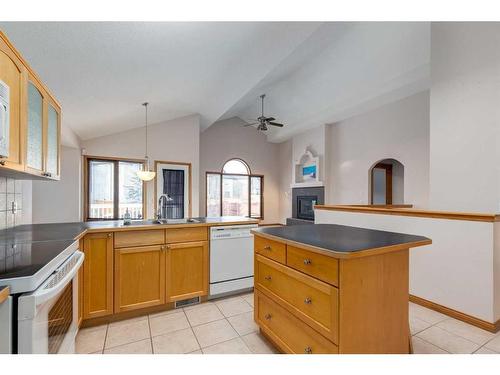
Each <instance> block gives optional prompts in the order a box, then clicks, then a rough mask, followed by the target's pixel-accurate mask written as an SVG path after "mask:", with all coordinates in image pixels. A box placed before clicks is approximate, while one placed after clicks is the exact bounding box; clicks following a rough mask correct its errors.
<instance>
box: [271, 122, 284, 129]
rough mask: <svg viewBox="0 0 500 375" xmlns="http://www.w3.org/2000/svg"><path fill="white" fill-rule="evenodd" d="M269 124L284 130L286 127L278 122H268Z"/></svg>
mask: <svg viewBox="0 0 500 375" xmlns="http://www.w3.org/2000/svg"><path fill="white" fill-rule="evenodd" d="M268 124H269V125H272V126H277V127H278V128H282V127H283V126H284V125H283V124H280V123H278V122H272V121H268Z"/></svg>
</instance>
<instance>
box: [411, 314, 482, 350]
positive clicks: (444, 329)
mask: <svg viewBox="0 0 500 375" xmlns="http://www.w3.org/2000/svg"><path fill="white" fill-rule="evenodd" d="M441 322H444V320H441V321H440V322H437V323H435V324H433V325H431V326H429V327H427V328H426V329H424V330H422V331H420V332H419V333H422V332H424V331H426V330H428V329H429V328H432V327H436V328H439V329H442V330H443V331H445V332H448V333H449V334H450V335H454V336H457V337H459V338H461V339H463V340H465V341H468V342H470V343H472V344H474V345H480V346H481V344H478V343H477V342H474V341H471V340H469V339H468V338H465V337H463V336H461V335H459V334H456V333H455V332H451V331H449V330H447V329H446V328H443V327H439V326H438V324H439V323H441ZM417 334H418V333H417ZM420 338H421V337H420ZM488 342H489V341H488ZM488 342H486V343H485V344H484V345H486V344H487V343H488ZM435 346H437V345H435ZM441 349H443V348H441ZM443 350H444V349H443Z"/></svg>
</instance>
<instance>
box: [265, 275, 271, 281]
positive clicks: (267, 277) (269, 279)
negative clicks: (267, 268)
mask: <svg viewBox="0 0 500 375" xmlns="http://www.w3.org/2000/svg"><path fill="white" fill-rule="evenodd" d="M264 279H266V280H267V281H271V279H272V277H271V276H270V275H268V276H266V277H264Z"/></svg>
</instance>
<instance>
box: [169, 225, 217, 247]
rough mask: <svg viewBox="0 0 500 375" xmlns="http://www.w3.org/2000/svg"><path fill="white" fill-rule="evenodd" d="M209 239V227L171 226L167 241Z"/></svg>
mask: <svg viewBox="0 0 500 375" xmlns="http://www.w3.org/2000/svg"><path fill="white" fill-rule="evenodd" d="M194 241H208V229H207V227H192V228H169V229H167V243H179V242H194Z"/></svg>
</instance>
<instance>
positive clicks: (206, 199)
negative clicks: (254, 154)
mask: <svg viewBox="0 0 500 375" xmlns="http://www.w3.org/2000/svg"><path fill="white" fill-rule="evenodd" d="M231 160H238V161H240V162H242V163H243V164H245V166H246V167H247V170H248V174H242V173H224V166H225V165H226V164H227V163H228V162H230V161H231ZM208 175H219V176H220V178H219V180H220V188H219V190H220V208H219V209H220V216H221V217H222V216H223V215H222V212H223V199H224V196H223V195H224V192H223V183H224V181H223V178H224V176H245V177H248V216H245V217H248V218H251V219H257V220H264V175H263V174H254V173H252V170H251V169H250V166H249V165H248V163H247V162H246V161H245V160H243V159H241V158H232V159H229V160H226V161H225V162H224V164H223V165H222V168H221V170H220V172H210V171H206V172H205V216H207V215H208ZM252 177H257V178H259V179H260V216H258V217H257V216H252V194H251V192H252Z"/></svg>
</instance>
